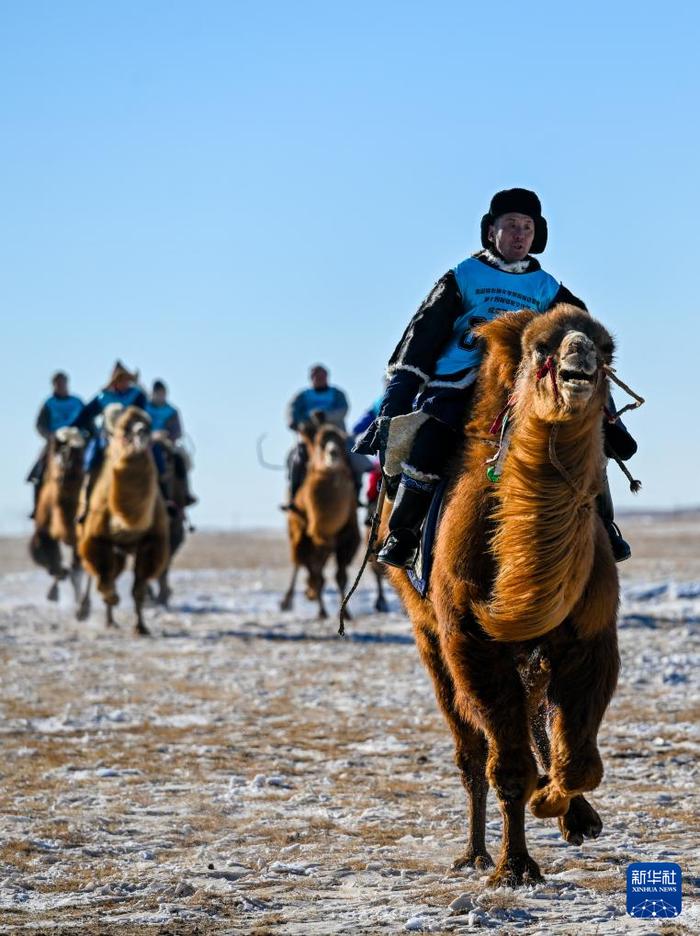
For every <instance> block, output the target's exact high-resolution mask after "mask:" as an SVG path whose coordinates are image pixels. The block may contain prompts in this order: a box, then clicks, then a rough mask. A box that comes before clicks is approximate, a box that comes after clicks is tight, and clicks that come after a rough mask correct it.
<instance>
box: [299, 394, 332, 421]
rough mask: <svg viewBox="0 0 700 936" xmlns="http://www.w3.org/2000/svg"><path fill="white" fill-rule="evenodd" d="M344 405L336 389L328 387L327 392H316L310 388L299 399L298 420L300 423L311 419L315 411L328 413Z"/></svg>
mask: <svg viewBox="0 0 700 936" xmlns="http://www.w3.org/2000/svg"><path fill="white" fill-rule="evenodd" d="M342 405H343V400H342V399H341V397H340V394H339V393H338V391H337V390H336V388H335V387H326V389H325V390H314V388H313V387H309V388H308V390H304V391H303V392H302V394H301V396H300V397H299V399H298V412H297V414H296V415H297V418H298V421H299V422H303V421H304V420H306V419H308V418H309V415H310V414H311V413H313V412H314V410H321V411H322V412H324V413H327V412H328V411H329V410H334V409H338V408H339V407H340V406H342Z"/></svg>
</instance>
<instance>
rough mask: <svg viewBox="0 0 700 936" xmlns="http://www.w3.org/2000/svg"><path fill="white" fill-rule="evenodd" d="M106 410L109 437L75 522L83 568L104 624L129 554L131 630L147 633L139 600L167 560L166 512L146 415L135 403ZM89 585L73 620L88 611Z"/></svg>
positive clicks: (109, 620) (109, 618)
mask: <svg viewBox="0 0 700 936" xmlns="http://www.w3.org/2000/svg"><path fill="white" fill-rule="evenodd" d="M109 415H110V422H111V425H110V427H109V428H110V429H111V437H110V441H109V445H108V446H107V452H106V455H105V462H104V464H103V466H102V469H101V471H100V474H99V477H98V478H97V480H96V482H95V487H94V489H93V491H92V495H91V497H90V504H89V509H88V513H87V516H86V518H85V522H84V523H83V524H81V525H80V526H79V527H78V546H79V552H80V556H81V558H82V560H83V564H84V566H85V569H86V571H88V572H89V573H90V574H91V575H93V576H94V577H95V578H96V579H97V589H98V591H99V592H100V594H101V595H102V598H103V599H104V602H105V605H106V609H107V624H108V625H113V624H114V619H113V616H112V608H113V607H114V605H116V604H118V603H119V596H118V595H117V590H116V580H117V578H118V577H119V575H120V574H121V572H122V571H123V569H124V566H125V565H126V559H127V555H129V554H132V555H133V556H134V585H133V589H132V595H133V598H134V607H135V609H136V632H137V633H138V634H148V633H149V631H148V629H147V627H146V625H145V624H144V622H143V613H142V608H143V601H144V598H145V596H146V589H147V584H148V581H149V579H156V578H158V576H159V575H160V574H161V573H162V572H163V570H164V569H165V568H166V566H167V563H168V540H169V529H168V515H167V512H166V509H165V504H164V502H163V498H162V496H161V493H160V491H159V489H158V472H157V469H156V465H155V461H154V459H153V453H152V451H151V432H150V419H149V417H148V415H147V414H146V413H145V412H144V411H143V410H141V409H139V408H138V407H136V406H128V407H127V408H126V409H123V410H121V411H120V412H118V413H117V414H116V415H114V414H109ZM106 418H107V414H106ZM90 585H91V582H88V586H87V589H86V591H85V595H84V597H83V600H82V602H81V606H80V608H79V610H78V619H79V620H84V619H85V618H86V617H87V615H88V614H89V612H90Z"/></svg>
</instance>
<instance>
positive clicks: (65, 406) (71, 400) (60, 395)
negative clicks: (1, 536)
mask: <svg viewBox="0 0 700 936" xmlns="http://www.w3.org/2000/svg"><path fill="white" fill-rule="evenodd" d="M51 385H52V386H53V393H52V394H51V396H50V397H49V398H48V399H47V400H46V401H45V403H44V404H43V406H42V407H41V409H40V410H39V415H38V416H37V418H36V431H37V432H38V433H39V435H40V436H41V437H42V439H44V440H45V444H44V447H43V448H42V450H41V452H40V454H39V457H38V458H37V460H36V461H35V462H34V464H33V465H32V468H31V471H30V472H29V474H28V475H27V481H28V482H29V483H30V484H33V485H34V509H33V510H32V512H31V514H30V518H33V517H34V513H35V511H36V505H37V501H38V498H39V489H40V488H41V482H42V480H43V477H44V471H45V470H46V455H47V452H48V443H49V440H50V439H51V436H52V435H53V434H54V432H56V430H57V429H61V428H63V426H70V425H72V424H73V421H74V419H75V418H76V417H77V415H78V414H79V413H80V411H81V410H82V408H83V401H82V400H81V399H80V397H77V396H72V395H71V394H70V393H69V392H68V375H67V374H66V373H65V372H64V371H56V373H55V374H54V375H53V377H52V378H51Z"/></svg>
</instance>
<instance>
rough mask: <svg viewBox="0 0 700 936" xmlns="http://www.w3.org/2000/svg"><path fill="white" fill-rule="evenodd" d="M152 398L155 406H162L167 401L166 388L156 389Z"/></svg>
mask: <svg viewBox="0 0 700 936" xmlns="http://www.w3.org/2000/svg"><path fill="white" fill-rule="evenodd" d="M151 399H152V400H153V403H154V405H155V406H162V405H163V403H165V390H154V391H153V393H152V394H151Z"/></svg>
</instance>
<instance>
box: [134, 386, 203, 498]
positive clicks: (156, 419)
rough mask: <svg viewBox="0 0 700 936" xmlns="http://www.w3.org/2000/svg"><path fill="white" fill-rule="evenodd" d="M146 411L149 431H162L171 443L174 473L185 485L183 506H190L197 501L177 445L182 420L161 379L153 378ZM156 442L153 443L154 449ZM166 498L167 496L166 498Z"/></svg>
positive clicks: (186, 459)
mask: <svg viewBox="0 0 700 936" xmlns="http://www.w3.org/2000/svg"><path fill="white" fill-rule="evenodd" d="M146 412H147V413H148V415H149V416H150V417H151V431H152V432H164V433H166V434H167V436H168V439H169V440H170V442H172V443H173V446H172V451H173V462H174V467H175V474H176V476H177V478H179V479H180V480H181V481H182V482H183V484H184V487H185V492H186V493H185V506H186V507H191V506H192V504H196V503H197V498H196V497H195V496H194V495H193V494H192V493H191V492H190V488H189V478H188V457H187V454H186V453H185V451H184V450H183V449H182V448H180V446H178V445H177V443H178V442H179V441H180V439H181V438H182V421H181V420H180V413H179V412H178V410H177V409H176V408H175V407H174V406H173V405H172V404H171V403H169V402H168V388H167V387H166V385H165V384H164V383H163V381H162V380H154V381H153V388H152V390H151V398H150V399H149V401H148V402H147V403H146ZM157 448H158V443H156V444H155V445H154V450H155V449H157ZM166 500H167V498H166Z"/></svg>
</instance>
